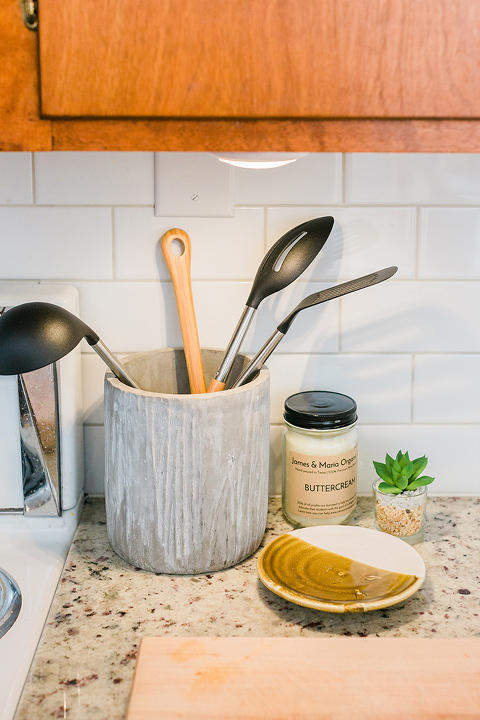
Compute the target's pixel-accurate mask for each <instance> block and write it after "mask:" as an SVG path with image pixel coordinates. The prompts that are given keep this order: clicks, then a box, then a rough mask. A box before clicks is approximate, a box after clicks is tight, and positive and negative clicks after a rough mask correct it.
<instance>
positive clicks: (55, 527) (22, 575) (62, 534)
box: [0, 501, 81, 720]
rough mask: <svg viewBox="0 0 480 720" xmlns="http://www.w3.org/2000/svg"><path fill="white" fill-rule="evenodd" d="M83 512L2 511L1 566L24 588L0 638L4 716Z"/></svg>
mask: <svg viewBox="0 0 480 720" xmlns="http://www.w3.org/2000/svg"><path fill="white" fill-rule="evenodd" d="M80 512H81V501H79V503H78V505H77V507H76V508H74V509H72V510H67V511H66V512H64V513H63V515H62V517H57V518H27V517H24V516H23V515H11V516H8V515H0V567H1V568H2V569H3V570H6V571H7V572H8V573H9V574H10V575H11V576H12V577H13V578H14V580H15V581H16V583H17V584H18V586H19V587H20V591H21V594H22V607H21V610H20V614H19V616H18V618H17V620H16V621H15V623H14V624H13V626H12V627H11V628H10V630H8V631H7V632H6V633H5V635H4V636H3V637H2V638H0V720H11V718H13V716H14V713H15V709H16V707H17V704H18V700H19V698H20V695H21V692H22V689H23V685H24V683H25V679H26V677H27V673H28V670H29V667H30V664H31V662H32V659H33V656H34V654H35V650H36V648H37V645H38V641H39V639H40V635H41V634H42V630H43V626H44V624H45V620H46V618H47V615H48V611H49V609H50V605H51V603H52V599H53V596H54V594H55V590H56V587H57V584H58V581H59V578H60V575H61V572H62V569H63V566H64V563H65V558H66V557H67V553H68V550H69V548H70V545H71V543H72V539H73V535H74V533H75V529H76V527H77V523H78V516H79V513H80Z"/></svg>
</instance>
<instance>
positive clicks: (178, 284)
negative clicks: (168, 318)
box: [160, 228, 207, 394]
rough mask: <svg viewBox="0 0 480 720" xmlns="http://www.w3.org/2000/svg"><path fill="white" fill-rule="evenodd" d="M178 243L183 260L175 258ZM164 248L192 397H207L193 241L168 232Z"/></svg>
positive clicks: (181, 233)
mask: <svg viewBox="0 0 480 720" xmlns="http://www.w3.org/2000/svg"><path fill="white" fill-rule="evenodd" d="M175 240H176V241H178V242H179V243H180V245H181V246H182V248H183V252H182V254H181V255H179V256H177V255H174V253H173V252H172V242H174V241H175ZM160 244H161V248H162V253H163V257H164V258H165V262H166V263H167V267H168V270H169V273H170V277H171V278H172V282H173V289H174V291H175V298H176V301H177V309H178V317H179V319H180V329H181V331H182V338H183V347H184V350H185V359H186V361H187V370H188V379H189V381H190V391H191V393H192V394H196V393H204V392H206V391H207V388H206V385H205V376H204V373H203V365H202V356H201V353H200V342H199V339H198V330H197V321H196V319H195V309H194V307H193V296H192V285H191V277H190V261H191V256H192V252H191V243H190V237H189V236H188V234H187V233H186V232H185V230H180V229H179V228H174V229H172V230H168V232H166V233H165V234H164V235H163V236H162V239H161V241H160Z"/></svg>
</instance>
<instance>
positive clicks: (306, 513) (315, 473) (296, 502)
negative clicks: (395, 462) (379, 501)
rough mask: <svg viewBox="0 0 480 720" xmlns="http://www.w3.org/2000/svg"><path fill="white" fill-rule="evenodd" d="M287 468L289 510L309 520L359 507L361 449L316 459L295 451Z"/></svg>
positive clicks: (344, 512)
mask: <svg viewBox="0 0 480 720" xmlns="http://www.w3.org/2000/svg"><path fill="white" fill-rule="evenodd" d="M286 461H287V462H286V468H285V481H286V482H285V496H286V497H285V501H286V502H285V510H286V511H287V513H289V514H291V515H302V516H303V517H305V518H325V517H337V516H339V515H346V514H347V513H350V512H351V511H352V510H353V509H354V508H355V506H356V504H357V447H354V448H352V449H351V450H348V451H347V452H346V453H342V454H341V455H329V456H322V457H316V456H312V455H302V454H300V453H297V452H292V451H291V450H290V451H289V452H288V454H287V458H286Z"/></svg>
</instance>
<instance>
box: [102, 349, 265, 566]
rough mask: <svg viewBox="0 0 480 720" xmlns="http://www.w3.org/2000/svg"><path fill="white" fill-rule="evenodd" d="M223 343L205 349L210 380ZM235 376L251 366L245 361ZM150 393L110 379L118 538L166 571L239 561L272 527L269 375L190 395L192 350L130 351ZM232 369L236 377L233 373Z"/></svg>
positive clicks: (112, 534)
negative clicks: (188, 361)
mask: <svg viewBox="0 0 480 720" xmlns="http://www.w3.org/2000/svg"><path fill="white" fill-rule="evenodd" d="M222 355H223V353H222V351H220V350H213V349H204V350H202V359H203V363H204V368H205V377H206V381H207V387H208V384H209V381H210V379H211V378H212V377H213V374H214V373H215V371H216V368H217V367H218V364H219V363H220V360H221V357H222ZM236 363H237V365H236V367H234V370H233V373H235V375H236V374H237V373H238V372H240V370H241V368H242V366H243V365H244V364H246V358H245V356H240V357H239V358H237V361H236ZM125 365H126V367H127V368H128V370H129V371H130V373H131V374H132V375H133V377H134V378H135V379H136V380H137V381H138V382H139V384H140V385H141V386H142V387H143V388H145V389H146V390H145V391H143V390H135V389H133V388H130V387H128V386H127V385H125V384H123V383H121V382H120V381H119V380H117V378H115V377H114V376H113V375H112V374H111V373H107V375H106V376H105V495H106V507H107V529H108V536H109V539H110V543H111V545H112V547H113V549H114V550H115V552H116V553H118V555H120V556H121V557H123V558H124V559H125V560H127V562H129V563H131V564H133V565H135V566H137V567H140V568H143V569H145V570H150V571H153V572H157V573H172V574H195V573H204V572H209V571H213V570H220V569H223V568H227V567H230V566H232V565H235V564H236V563H238V562H241V561H242V560H244V559H245V558H246V557H248V556H249V555H251V554H252V553H253V552H254V551H255V550H256V549H257V548H258V546H259V545H260V542H261V540H262V537H263V534H264V532H265V525H266V517H267V503H268V462H269V424H270V393H269V390H270V377H269V372H268V370H267V369H266V368H264V369H262V370H261V372H260V373H259V374H258V376H257V377H256V378H255V379H254V380H253V381H252V382H250V383H248V384H247V385H245V386H243V387H240V388H236V389H234V390H224V391H223V392H218V393H206V394H199V395H190V394H189V392H190V391H189V386H188V374H187V368H186V363H185V356H184V353H183V349H174V348H167V349H165V350H155V351H152V352H147V353H141V354H134V355H130V356H129V357H128V359H127V360H125ZM233 373H232V375H233Z"/></svg>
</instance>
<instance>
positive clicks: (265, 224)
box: [263, 205, 268, 254]
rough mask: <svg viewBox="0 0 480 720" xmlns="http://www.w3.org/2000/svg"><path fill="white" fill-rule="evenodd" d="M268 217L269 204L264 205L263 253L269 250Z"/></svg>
mask: <svg viewBox="0 0 480 720" xmlns="http://www.w3.org/2000/svg"><path fill="white" fill-rule="evenodd" d="M267 217H268V206H267V205H264V206H263V253H264V254H266V252H267V242H268V240H267Z"/></svg>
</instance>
